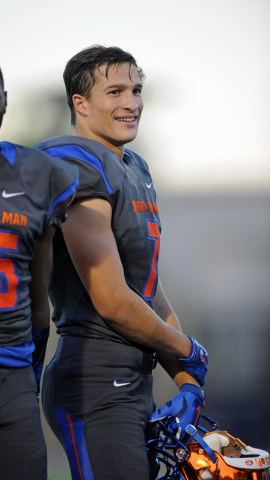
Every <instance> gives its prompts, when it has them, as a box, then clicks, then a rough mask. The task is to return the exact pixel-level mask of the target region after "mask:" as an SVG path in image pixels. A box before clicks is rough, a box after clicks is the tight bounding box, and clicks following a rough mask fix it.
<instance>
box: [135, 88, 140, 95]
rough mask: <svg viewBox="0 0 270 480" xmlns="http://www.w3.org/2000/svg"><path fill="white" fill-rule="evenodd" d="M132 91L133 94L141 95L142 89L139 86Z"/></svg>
mask: <svg viewBox="0 0 270 480" xmlns="http://www.w3.org/2000/svg"><path fill="white" fill-rule="evenodd" d="M133 93H134V95H141V93H142V89H141V88H134V90H133Z"/></svg>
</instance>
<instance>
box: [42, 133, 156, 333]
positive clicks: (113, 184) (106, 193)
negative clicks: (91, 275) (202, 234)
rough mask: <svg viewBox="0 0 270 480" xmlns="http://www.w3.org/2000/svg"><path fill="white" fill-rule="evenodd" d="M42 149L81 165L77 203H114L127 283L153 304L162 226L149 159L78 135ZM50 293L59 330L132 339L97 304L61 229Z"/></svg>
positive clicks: (53, 140) (114, 220)
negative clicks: (108, 320) (121, 153)
mask: <svg viewBox="0 0 270 480" xmlns="http://www.w3.org/2000/svg"><path fill="white" fill-rule="evenodd" d="M36 148H39V149H41V150H43V151H46V152H47V153H49V154H50V155H53V156H56V157H59V158H62V159H64V160H65V161H66V162H68V163H69V164H73V165H77V166H78V168H79V172H80V180H79V186H78V190H77V193H76V197H75V199H74V202H78V201H82V200H86V199H91V198H94V197H99V198H104V199H106V200H108V201H109V202H110V204H111V207H112V231H113V234H114V237H115V240H116V243H117V247H118V251H119V255H120V259H121V262H122V265H123V269H124V275H125V279H126V282H127V284H128V286H129V287H130V288H131V289H132V290H134V292H136V293H137V294H138V295H139V296H140V297H142V298H143V299H144V300H145V302H147V303H148V304H149V305H150V306H151V307H152V300H153V297H154V295H155V290H156V284H157V277H158V268H157V265H158V255H159V246H160V233H161V227H160V219H159V214H158V207H157V204H156V194H155V190H154V187H153V182H152V178H151V175H150V173H149V169H148V166H147V164H146V162H145V161H144V160H143V159H142V158H141V157H139V156H138V155H136V154H135V153H133V152H132V151H130V150H125V154H124V158H123V159H120V158H119V157H118V156H117V155H116V154H114V153H113V152H112V151H111V150H108V149H107V148H106V147H105V146H104V145H102V144H101V143H98V142H95V141H93V140H89V139H86V138H83V137H77V136H61V137H54V138H51V139H49V140H45V141H44V142H42V143H41V144H39V145H37V146H36ZM49 293H50V298H51V301H52V304H53V306H54V313H53V320H54V321H55V323H56V326H57V329H58V333H62V334H75V335H84V336H89V337H94V338H101V337H102V338H104V337H109V338H110V339H114V340H115V341H120V342H125V343H129V342H128V341H127V340H126V339H123V338H122V337H121V336H120V335H119V334H118V333H117V332H115V331H113V330H112V329H111V328H110V326H109V325H108V323H106V321H105V320H104V319H102V318H101V317H100V315H99V313H98V312H97V311H96V309H95V308H94V306H93V304H92V301H91V298H90V297H89V295H88V293H87V292H86V290H85V288H84V286H83V284H82V282H81V280H80V278H79V276H78V275H77V273H76V271H75V268H74V266H73V264H72V261H71V259H70V257H69V254H68V251H67V248H66V245H65V242H64V239H63V235H62V233H61V231H59V232H57V233H56V236H55V239H54V266H53V274H52V279H51V284H50V289H49Z"/></svg>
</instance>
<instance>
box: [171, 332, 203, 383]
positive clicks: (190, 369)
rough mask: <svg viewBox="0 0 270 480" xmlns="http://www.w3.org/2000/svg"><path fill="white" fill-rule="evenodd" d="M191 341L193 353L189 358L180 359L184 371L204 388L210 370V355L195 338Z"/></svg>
mask: <svg viewBox="0 0 270 480" xmlns="http://www.w3.org/2000/svg"><path fill="white" fill-rule="evenodd" d="M188 338H189V340H190V341H191V352H190V355H189V356H188V357H184V358H182V357H178V360H179V362H180V363H181V365H182V367H183V368H184V370H185V371H186V372H187V373H189V374H190V375H191V376H192V377H193V378H195V380H197V382H199V384H200V386H201V387H202V386H203V385H204V384H205V375H206V373H207V369H208V353H207V351H206V350H205V349H204V348H203V346H202V345H200V344H199V343H198V342H197V340H196V339H195V338H194V337H191V338H190V337H188Z"/></svg>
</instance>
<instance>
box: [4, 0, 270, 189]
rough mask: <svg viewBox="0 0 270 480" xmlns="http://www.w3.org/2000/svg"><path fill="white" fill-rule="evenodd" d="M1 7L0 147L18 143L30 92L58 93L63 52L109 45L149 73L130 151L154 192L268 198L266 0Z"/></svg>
mask: <svg viewBox="0 0 270 480" xmlns="http://www.w3.org/2000/svg"><path fill="white" fill-rule="evenodd" d="M0 5H1V19H2V21H1V31H2V38H3V39H4V41H3V46H2V48H1V55H0V66H1V68H2V70H3V73H4V77H5V84H6V88H7V90H8V95H9V97H8V98H9V110H8V113H7V115H6V118H5V120H4V123H3V127H2V130H1V134H0V139H1V140H8V141H11V139H12V141H16V139H14V125H15V120H16V118H20V119H21V120H22V122H23V119H24V114H23V113H24V110H23V109H24V108H25V109H27V104H26V102H23V101H22V99H23V98H24V97H25V92H26V91H27V95H29V92H30V93H31V92H32V94H33V96H34V94H35V92H38V94H40V95H42V88H46V87H47V86H52V85H55V86H58V87H59V88H63V85H62V72H63V70H64V67H65V64H66V62H67V61H68V60H69V58H70V57H71V56H73V55H74V54H75V53H77V52H78V51H80V50H82V49H83V48H85V47H87V46H89V45H92V44H94V43H100V44H102V45H107V46H111V45H117V46H119V47H121V48H123V49H124V50H128V51H130V52H131V53H132V54H133V55H134V56H135V58H136V60H137V62H138V64H139V65H140V66H141V67H142V68H143V70H144V71H145V73H146V82H145V85H144V97H145V107H144V112H143V116H142V119H141V125H140V128H139V134H138V138H137V140H136V141H135V142H134V143H133V144H132V146H131V148H134V150H135V149H136V151H137V153H139V154H140V155H141V156H143V157H144V158H145V160H146V161H147V162H148V164H149V166H150V168H151V171H152V174H153V177H154V180H155V181H156V183H158V184H159V186H160V187H164V188H166V189H167V190H169V191H172V192H178V191H183V192H185V191H187V190H188V191H190V190H192V191H194V190H195V191H209V190H211V191H217V190H218V191H221V190H222V191H223V190H237V191H246V190H248V191H251V190H254V191H268V188H269V186H270V135H269V131H270V129H269V127H270V91H269V85H270V1H269V0H167V1H166V2H162V3H159V2H157V1H154V0H137V1H136V2H131V1H130V2H128V1H127V0H114V1H113V2H112V1H109V0H103V1H102V2H91V1H89V0H88V1H86V0H78V1H77V2H74V1H70V0H65V1H63V0H44V1H43V2H37V1H36V0H24V1H23V2H22V1H21V0H10V1H9V2H7V1H6V0H0ZM39 92H40V93H39ZM9 112H10V116H8V115H9ZM38 121H39V122H42V121H44V119H43V118H39V119H38ZM24 127H25V126H24ZM63 133H65V132H63Z"/></svg>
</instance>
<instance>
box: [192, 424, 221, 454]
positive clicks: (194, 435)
mask: <svg viewBox="0 0 270 480" xmlns="http://www.w3.org/2000/svg"><path fill="white" fill-rule="evenodd" d="M185 431H186V433H187V434H188V435H189V436H190V437H192V438H194V439H195V440H196V441H197V442H198V443H199V444H200V445H201V447H202V448H203V449H204V450H205V451H206V453H208V455H209V457H210V458H211V460H212V462H213V463H216V461H217V459H216V456H215V454H214V452H213V450H212V448H210V447H209V445H208V444H207V443H206V441H205V440H204V439H203V438H202V437H201V435H200V434H199V433H198V430H197V429H196V428H195V427H194V425H187V426H186V427H185Z"/></svg>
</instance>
